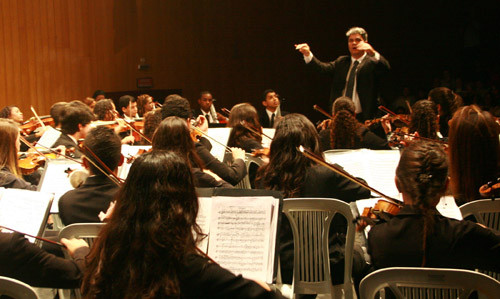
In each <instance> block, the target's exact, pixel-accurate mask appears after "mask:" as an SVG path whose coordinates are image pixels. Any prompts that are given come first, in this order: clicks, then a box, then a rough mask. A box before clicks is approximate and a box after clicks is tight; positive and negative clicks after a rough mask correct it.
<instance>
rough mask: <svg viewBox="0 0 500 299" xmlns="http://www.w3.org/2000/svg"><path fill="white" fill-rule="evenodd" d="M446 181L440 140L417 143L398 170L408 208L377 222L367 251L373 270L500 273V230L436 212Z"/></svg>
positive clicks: (398, 179) (402, 160) (401, 161)
mask: <svg viewBox="0 0 500 299" xmlns="http://www.w3.org/2000/svg"><path fill="white" fill-rule="evenodd" d="M447 184H448V162H447V157H446V154H445V152H444V150H443V149H442V147H441V145H440V144H437V143H434V142H423V141H413V142H412V143H411V144H410V145H409V146H408V147H407V148H405V149H404V151H403V153H402V155H401V159H400V161H399V165H398V167H397V169H396V185H397V187H398V189H399V191H400V192H401V193H402V194H403V201H404V206H403V208H402V209H401V210H400V211H399V213H398V214H397V215H396V216H394V217H393V218H392V219H390V220H389V221H388V222H382V223H379V224H376V225H375V226H373V227H372V228H371V230H370V233H369V236H368V251H369V253H370V255H371V257H372V264H373V266H374V267H375V268H377V269H378V268H385V267H398V266H399V267H419V266H422V267H438V268H439V267H443V268H466V269H475V268H479V269H483V270H492V271H496V272H498V271H500V234H498V232H494V231H493V230H491V229H488V228H484V227H481V226H479V225H478V224H476V223H473V222H470V221H465V220H464V221H458V220H455V219H450V218H446V217H443V216H441V214H439V212H438V211H437V210H436V205H437V204H438V202H439V200H440V198H441V196H442V195H444V193H445V191H446V188H447Z"/></svg>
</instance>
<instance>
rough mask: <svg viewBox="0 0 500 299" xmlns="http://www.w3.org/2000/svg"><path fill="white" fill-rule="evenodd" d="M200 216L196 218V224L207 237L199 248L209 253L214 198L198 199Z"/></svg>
mask: <svg viewBox="0 0 500 299" xmlns="http://www.w3.org/2000/svg"><path fill="white" fill-rule="evenodd" d="M198 205H199V209H198V216H197V217H196V223H197V224H198V225H199V226H200V228H201V231H202V232H203V233H204V234H206V235H207V237H206V238H205V239H203V240H202V241H201V242H200V243H198V248H199V249H201V250H202V251H203V252H205V253H207V251H208V235H209V233H210V221H209V220H210V218H211V212H212V198H211V197H199V198H198Z"/></svg>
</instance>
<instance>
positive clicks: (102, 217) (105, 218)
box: [97, 201, 116, 222]
mask: <svg viewBox="0 0 500 299" xmlns="http://www.w3.org/2000/svg"><path fill="white" fill-rule="evenodd" d="M115 203H116V202H115V201H112V202H110V203H109V207H108V209H107V210H106V213H104V212H102V211H101V212H99V215H97V217H99V220H101V222H107V221H108V219H109V218H110V217H111V214H113V211H114V210H115Z"/></svg>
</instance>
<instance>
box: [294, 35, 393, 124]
mask: <svg viewBox="0 0 500 299" xmlns="http://www.w3.org/2000/svg"><path fill="white" fill-rule="evenodd" d="M346 36H347V46H348V48H349V53H350V54H351V55H350V56H340V57H338V58H337V59H336V60H335V61H332V62H322V61H320V60H319V59H317V58H316V57H315V56H313V53H312V52H311V48H310V47H309V45H308V44H305V43H304V44H298V45H295V49H296V50H298V51H299V52H300V53H302V55H304V60H305V62H306V64H307V67H308V68H311V69H313V70H314V71H317V72H320V73H324V74H327V75H330V76H331V77H332V85H331V90H330V105H331V104H332V103H333V100H335V99H336V98H338V97H340V96H345V97H348V98H351V99H352V101H353V102H354V106H355V109H356V111H355V112H356V115H357V116H358V119H359V120H362V121H363V120H366V119H371V118H374V116H375V113H376V111H377V107H378V105H379V104H383V102H382V101H383V100H387V99H382V93H384V92H383V90H384V88H383V84H385V83H386V82H384V81H386V76H387V74H388V72H389V70H390V65H389V62H388V61H387V60H386V59H385V58H384V57H382V55H380V53H378V52H377V51H375V49H373V47H372V46H371V45H370V44H369V43H368V34H367V33H366V31H365V30H364V29H363V28H361V27H353V28H351V29H349V30H348V31H347V33H346Z"/></svg>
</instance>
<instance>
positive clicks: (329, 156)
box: [325, 149, 400, 197]
mask: <svg viewBox="0 0 500 299" xmlns="http://www.w3.org/2000/svg"><path fill="white" fill-rule="evenodd" d="M399 158H400V154H399V151H398V150H368V149H359V150H346V151H339V152H333V153H328V152H325V160H327V161H328V162H330V163H337V164H339V165H340V166H342V167H343V168H344V169H345V170H346V171H347V172H349V173H350V174H352V175H354V176H356V177H360V178H362V179H364V180H365V181H366V182H367V183H368V185H369V186H370V187H373V188H375V189H377V190H378V191H380V192H382V193H384V194H385V195H387V196H391V197H398V196H399V191H398V189H397V188H396V184H395V182H394V177H395V176H396V168H397V166H398V163H399ZM372 195H373V196H378V195H376V194H373V193H372Z"/></svg>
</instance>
